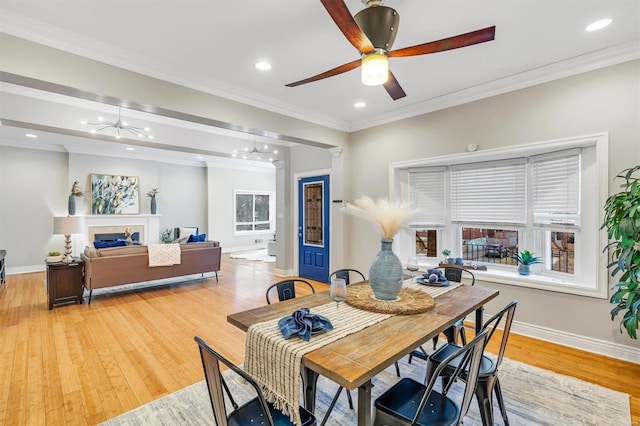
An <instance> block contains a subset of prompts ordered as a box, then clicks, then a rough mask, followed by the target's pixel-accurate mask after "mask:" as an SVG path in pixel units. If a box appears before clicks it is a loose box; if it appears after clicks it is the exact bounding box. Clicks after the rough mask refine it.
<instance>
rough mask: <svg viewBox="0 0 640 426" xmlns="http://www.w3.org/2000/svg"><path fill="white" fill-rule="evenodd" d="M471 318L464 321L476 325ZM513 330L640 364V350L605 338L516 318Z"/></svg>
mask: <svg viewBox="0 0 640 426" xmlns="http://www.w3.org/2000/svg"><path fill="white" fill-rule="evenodd" d="M490 318H491V315H488V314H484V316H483V321H487V320H489V319H490ZM470 319H471V317H467V319H466V320H465V322H464V323H465V324H474V325H475V321H470ZM511 332H512V333H514V334H519V335H521V336H526V337H531V338H533V339H538V340H543V341H545V342H550V343H555V344H558V345H562V346H567V347H569V348H572V349H578V350H581V351H585V352H591V353H594V354H598V355H603V356H608V357H610V358H615V359H619V360H622V361H628V362H632V363H634V364H640V351H638V349H637V348H634V347H632V346H626V345H621V344H619V343H612V342H607V341H605V340H600V339H594V338H593V337H587V336H581V335H579V334H573V333H567V332H566V331H561V330H555V329H553V328H548V327H541V326H538V325H534V324H528V323H524V322H519V321H515V320H514V321H513V323H512V324H511Z"/></svg>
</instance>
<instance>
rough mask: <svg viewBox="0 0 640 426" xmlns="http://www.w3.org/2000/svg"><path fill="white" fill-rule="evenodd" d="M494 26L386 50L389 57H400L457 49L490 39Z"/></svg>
mask: <svg viewBox="0 0 640 426" xmlns="http://www.w3.org/2000/svg"><path fill="white" fill-rule="evenodd" d="M495 34H496V27H495V26H493V27H487V28H483V29H481V30H477V31H472V32H470V33H465V34H460V35H457V36H453V37H449V38H443V39H442V40H436V41H432V42H429V43H424V44H418V45H415V46H410V47H404V48H402V49H398V50H392V51H390V52H387V56H389V57H390V58H400V57H403V56H417V55H426V54H428V53H436V52H443V51H445V50H452V49H458V48H460V47H466V46H471V45H474V44H478V43H484V42H486V41H491V40H493V39H494V38H495Z"/></svg>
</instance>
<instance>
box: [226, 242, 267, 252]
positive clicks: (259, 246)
mask: <svg viewBox="0 0 640 426" xmlns="http://www.w3.org/2000/svg"><path fill="white" fill-rule="evenodd" d="M266 248H267V245H266V244H254V245H251V246H243V247H229V248H225V247H222V253H237V252H240V251H252V250H260V249H266Z"/></svg>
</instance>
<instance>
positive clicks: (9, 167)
mask: <svg viewBox="0 0 640 426" xmlns="http://www.w3.org/2000/svg"><path fill="white" fill-rule="evenodd" d="M67 181H68V159H67V154H66V153H63V152H54V151H39V150H33V149H21V148H12V147H8V146H0V200H2V201H1V204H2V207H1V208H0V249H3V250H7V256H6V259H5V260H6V267H7V269H8V270H9V272H11V271H12V270H13V271H15V272H21V271H23V270H29V269H30V268H29V267H30V266H31V265H38V266H39V267H41V268H42V269H44V258H45V257H46V256H47V252H49V251H59V252H61V253H63V252H64V236H63V235H56V236H54V235H52V231H53V217H54V216H56V215H63V214H66V213H67V198H68V195H69V193H70V190H71V186H70V185H68V184H67Z"/></svg>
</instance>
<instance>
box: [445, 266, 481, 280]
mask: <svg viewBox="0 0 640 426" xmlns="http://www.w3.org/2000/svg"><path fill="white" fill-rule="evenodd" d="M444 276H445V278H446V279H448V280H449V281H454V282H457V283H461V282H462V279H463V278H469V279H470V280H471V285H474V284H475V283H476V277H475V275H473V272H471V271H470V270H468V269H465V268H457V267H455V266H447V267H446V268H444Z"/></svg>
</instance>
